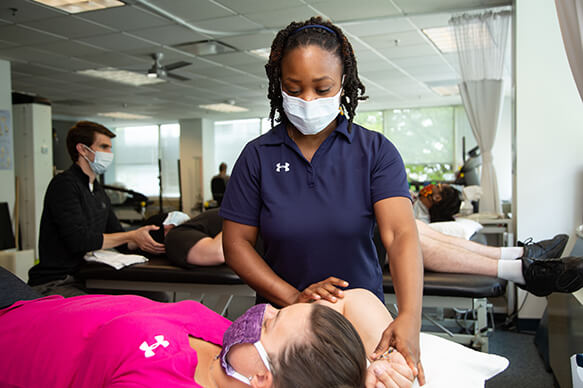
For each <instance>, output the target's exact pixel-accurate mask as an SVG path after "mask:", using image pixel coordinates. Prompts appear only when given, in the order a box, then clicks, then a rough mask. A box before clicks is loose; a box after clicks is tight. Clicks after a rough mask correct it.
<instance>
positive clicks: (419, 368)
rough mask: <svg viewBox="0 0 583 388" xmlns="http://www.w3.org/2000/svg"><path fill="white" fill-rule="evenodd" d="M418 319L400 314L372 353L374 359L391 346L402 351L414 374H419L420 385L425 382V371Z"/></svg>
mask: <svg viewBox="0 0 583 388" xmlns="http://www.w3.org/2000/svg"><path fill="white" fill-rule="evenodd" d="M417 321H418V319H417V318H415V317H412V316H408V315H406V314H399V315H398V316H397V318H395V320H394V321H393V322H391V324H389V326H388V327H387V328H386V329H385V331H384V332H383V336H382V338H381V340H380V342H379V344H378V345H377V347H376V349H375V351H374V353H373V354H372V355H371V358H372V359H373V360H376V359H378V358H380V356H381V355H382V354H383V353H385V352H386V351H387V350H388V349H389V347H393V348H395V349H397V351H398V352H399V353H401V354H402V355H403V356H404V357H405V360H406V361H407V364H408V365H409V368H411V370H412V371H413V374H414V375H415V376H417V379H418V380H419V385H424V384H425V372H424V371H423V365H421V359H420V358H419V329H418V327H419V325H418V324H417Z"/></svg>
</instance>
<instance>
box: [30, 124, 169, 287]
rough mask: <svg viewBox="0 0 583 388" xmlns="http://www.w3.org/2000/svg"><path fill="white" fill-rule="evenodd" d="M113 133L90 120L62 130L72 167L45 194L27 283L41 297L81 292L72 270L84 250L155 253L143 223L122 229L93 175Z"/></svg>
mask: <svg viewBox="0 0 583 388" xmlns="http://www.w3.org/2000/svg"><path fill="white" fill-rule="evenodd" d="M113 137H115V134H114V133H113V132H111V131H110V130H108V129H107V128H105V127H104V126H102V125H100V124H97V123H93V122H90V121H80V122H78V123H76V124H75V125H74V126H73V127H72V128H71V129H70V130H69V132H68V134H67V150H68V152H69V155H70V156H71V159H72V160H73V165H72V166H71V167H70V168H69V169H68V170H66V171H64V172H63V173H61V174H58V175H57V176H55V177H54V178H53V179H52V180H51V182H50V184H49V186H48V188H47V192H46V194H45V199H44V207H43V213H42V217H41V223H40V237H39V260H40V261H39V264H37V265H35V266H34V267H33V268H31V270H30V271H29V284H30V285H31V286H33V287H34V288H35V289H36V290H37V291H38V292H40V293H41V294H43V295H52V294H60V295H64V296H74V295H81V294H83V293H85V292H84V290H83V286H82V283H80V282H78V281H76V280H75V277H74V275H75V273H76V272H77V270H78V269H79V267H80V266H81V265H82V264H83V263H84V260H83V256H84V255H85V254H86V253H87V252H90V251H94V250H98V249H108V248H115V247H120V246H122V245H124V244H127V248H128V249H130V250H133V249H138V248H139V249H141V250H143V251H146V252H150V253H154V254H161V253H164V252H165V247H164V244H161V243H158V242H156V241H154V239H152V237H151V236H150V234H149V231H150V230H154V229H157V228H158V227H157V226H154V225H148V226H144V227H142V228H139V229H136V230H133V231H130V232H124V230H123V228H122V227H121V225H120V223H119V220H118V219H117V217H116V216H115V214H114V213H113V211H112V209H111V203H110V201H109V198H108V197H107V195H106V194H105V191H104V190H103V188H102V187H101V185H100V184H99V182H98V181H97V180H96V179H95V178H96V176H97V175H101V174H103V173H104V172H105V170H106V169H107V167H108V166H109V165H110V164H111V161H112V160H113V153H112V151H111V139H112V138H113Z"/></svg>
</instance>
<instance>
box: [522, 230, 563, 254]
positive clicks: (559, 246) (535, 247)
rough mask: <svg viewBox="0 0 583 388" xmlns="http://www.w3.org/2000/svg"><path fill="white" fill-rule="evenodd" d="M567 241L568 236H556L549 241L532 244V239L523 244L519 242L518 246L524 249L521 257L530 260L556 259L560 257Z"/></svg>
mask: <svg viewBox="0 0 583 388" xmlns="http://www.w3.org/2000/svg"><path fill="white" fill-rule="evenodd" d="M567 241H569V236H567V235H566V234H557V235H556V236H555V237H553V238H552V239H550V240H542V241H537V242H533V241H532V238H529V239H527V240H525V241H524V242H520V241H519V242H518V246H519V247H523V248H524V254H523V255H522V257H528V258H531V259H548V258H552V259H558V258H559V257H561V254H562V253H563V249H565V245H567Z"/></svg>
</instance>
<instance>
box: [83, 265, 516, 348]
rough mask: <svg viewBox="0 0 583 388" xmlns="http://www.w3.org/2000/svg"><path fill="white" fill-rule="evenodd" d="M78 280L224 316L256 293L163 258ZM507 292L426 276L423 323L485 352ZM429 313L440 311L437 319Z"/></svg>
mask: <svg viewBox="0 0 583 388" xmlns="http://www.w3.org/2000/svg"><path fill="white" fill-rule="evenodd" d="M385 268H386V267H385ZM76 277H78V278H80V279H82V280H84V281H85V285H86V287H87V288H90V289H102V290H125V291H163V292H166V293H168V294H170V299H171V301H180V300H185V299H192V300H197V301H199V302H201V303H203V304H205V305H206V306H207V307H209V308H211V309H213V310H214V311H216V312H217V313H219V314H222V315H225V314H226V313H227V310H228V308H229V306H230V305H231V303H232V301H233V298H234V297H239V296H244V297H254V296H255V291H254V290H252V289H251V288H250V287H249V286H247V285H246V284H244V283H243V282H242V281H241V279H240V278H239V277H238V276H237V275H236V274H235V273H234V272H233V271H232V270H231V269H230V268H229V267H227V266H226V265H219V266H212V267H193V268H191V269H184V268H180V267H177V266H174V265H172V264H171V263H170V262H169V261H167V260H166V259H164V258H162V257H153V258H150V260H149V261H148V262H146V263H142V264H135V265H132V266H129V267H125V268H123V269H121V270H115V269H114V268H112V267H110V266H107V265H105V264H101V263H87V264H85V265H84V266H83V267H82V269H81V270H80V271H79V272H78V273H77V275H76ZM383 289H384V293H385V301H386V303H387V306H388V307H389V310H391V306H392V305H395V306H396V298H395V291H394V288H393V282H392V278H391V275H390V274H388V272H387V273H385V274H384V276H383ZM505 289H506V281H504V280H501V279H498V278H493V277H489V276H479V275H465V274H452V273H436V272H425V281H424V290H423V308H424V314H423V316H424V323H425V322H426V321H428V322H429V323H430V324H431V325H432V326H434V327H437V328H438V329H437V330H436V331H432V333H433V334H437V335H440V336H443V337H445V338H448V339H451V340H454V341H456V342H459V343H463V344H466V345H470V346H472V347H474V348H475V349H479V350H482V351H485V352H487V351H488V333H489V331H491V330H492V329H491V328H488V301H487V298H491V297H498V296H502V295H504V292H505ZM446 309H449V310H452V309H454V311H457V312H458V313H459V312H460V311H463V312H465V314H466V318H464V319H463V320H462V321H463V326H464V331H465V333H461V334H460V333H457V332H455V331H454V330H450V329H448V326H451V325H454V327H456V326H457V327H459V323H460V319H450V318H446V317H445V314H444V313H443V312H444V311H445V310H446ZM427 310H432V311H437V314H436V313H435V312H434V313H430V312H427ZM392 312H394V311H392ZM468 315H470V318H469V319H468V318H467V316H468ZM424 331H425V328H424Z"/></svg>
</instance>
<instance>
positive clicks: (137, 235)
mask: <svg viewBox="0 0 583 388" xmlns="http://www.w3.org/2000/svg"><path fill="white" fill-rule="evenodd" d="M159 228H160V227H159V226H156V225H146V226H142V227H141V228H139V229H136V230H134V231H132V232H130V233H132V238H131V241H130V242H129V243H128V247H129V248H130V249H136V248H140V249H141V250H142V251H145V252H150V253H153V254H155V255H161V254H163V253H164V252H166V247H165V246H164V244H160V243H158V242H156V241H155V240H154V239H153V238H152V236H150V233H149V232H150V230H157V229H159Z"/></svg>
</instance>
